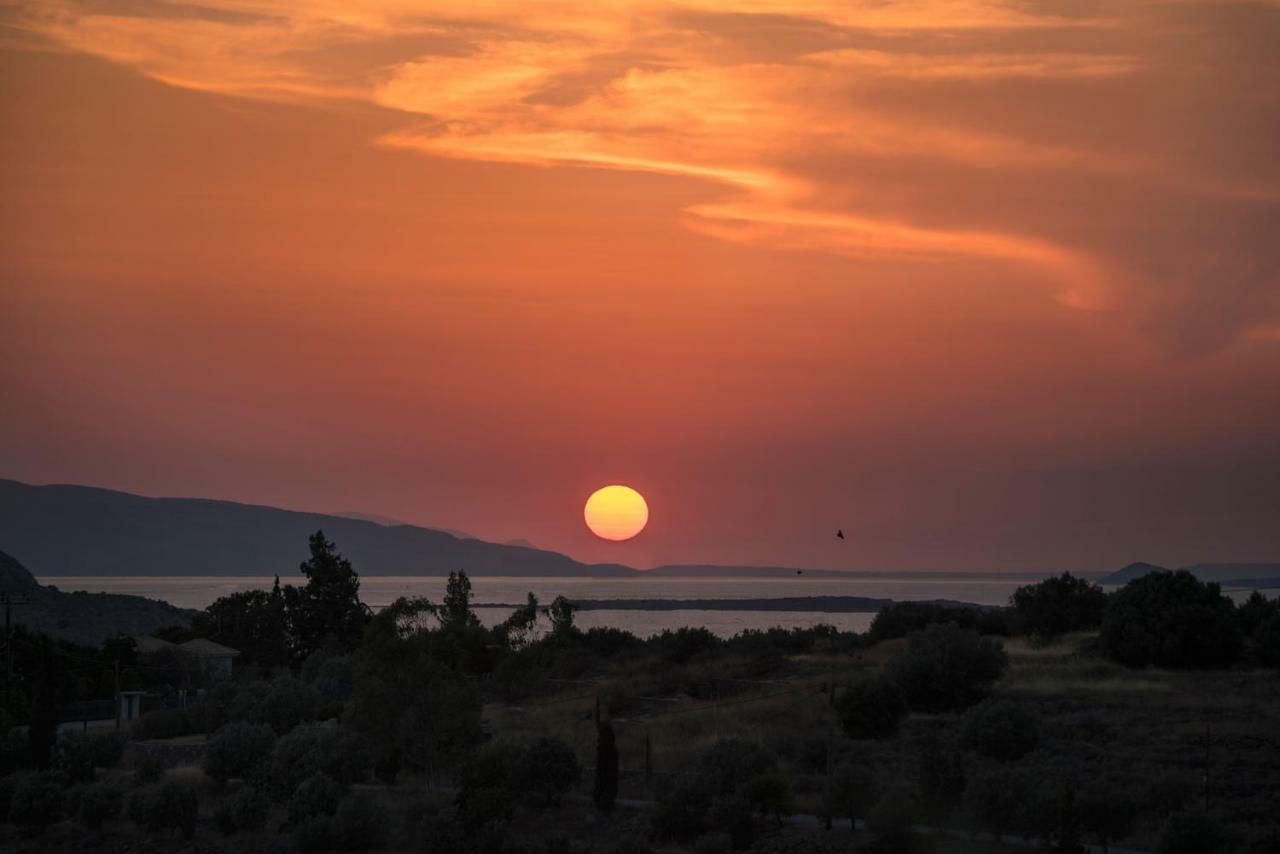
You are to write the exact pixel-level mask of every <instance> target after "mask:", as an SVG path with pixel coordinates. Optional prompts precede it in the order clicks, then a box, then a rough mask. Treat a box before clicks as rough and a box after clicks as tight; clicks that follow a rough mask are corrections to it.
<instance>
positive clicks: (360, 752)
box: [270, 724, 373, 796]
mask: <svg viewBox="0 0 1280 854" xmlns="http://www.w3.org/2000/svg"><path fill="white" fill-rule="evenodd" d="M270 764H271V771H270V776H271V786H272V788H273V789H274V790H275V791H276V792H278V793H280V794H281V795H282V796H287V795H288V794H289V793H290V792H292V791H293V790H294V789H295V788H297V786H298V784H299V783H301V782H302V781H303V780H305V779H307V778H308V777H310V776H311V775H313V774H318V773H324V774H326V775H328V776H329V777H332V778H333V779H334V780H335V781H337V782H338V783H340V784H341V785H343V786H349V785H351V784H352V783H359V782H361V781H363V780H366V779H368V777H369V770H370V767H371V766H372V764H373V756H372V752H371V751H370V749H369V747H368V744H367V743H366V741H365V739H364V738H363V736H361V735H360V734H358V733H352V732H346V731H344V730H341V729H339V728H337V727H332V726H322V725H318V724H317V725H313V726H306V725H304V726H300V727H298V728H296V729H295V730H294V731H293V732H291V733H289V734H288V735H286V736H283V737H282V738H280V740H279V741H277V742H276V743H275V747H274V748H273V749H272V751H271V760H270Z"/></svg>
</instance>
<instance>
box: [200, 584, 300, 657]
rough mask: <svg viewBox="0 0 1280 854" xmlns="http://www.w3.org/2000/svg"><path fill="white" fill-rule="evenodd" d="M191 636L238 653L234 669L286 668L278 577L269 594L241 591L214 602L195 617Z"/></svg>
mask: <svg viewBox="0 0 1280 854" xmlns="http://www.w3.org/2000/svg"><path fill="white" fill-rule="evenodd" d="M191 633H192V634H193V635H195V636H196V637H203V638H210V639H212V640H216V641H217V642H218V643H221V644H224V645H225V646H229V647H231V648H232V649H235V650H237V651H239V653H240V655H239V657H238V658H237V659H236V665H237V667H247V666H257V667H264V668H276V667H284V666H287V665H288V664H289V638H288V624H287V618H286V614H285V603H284V592H283V591H282V590H281V588H280V576H276V579H275V584H274V585H273V587H272V589H271V592H269V593H268V592H267V591H265V590H243V591H240V592H237V593H232V594H231V595H229V596H223V597H221V598H219V599H217V600H216V601H215V602H214V603H213V604H212V605H210V606H209V607H207V608H205V609H204V610H203V611H201V612H200V613H199V614H197V615H196V616H195V618H194V619H193V620H192V622H191Z"/></svg>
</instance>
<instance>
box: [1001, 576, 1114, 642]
mask: <svg viewBox="0 0 1280 854" xmlns="http://www.w3.org/2000/svg"><path fill="white" fill-rule="evenodd" d="M1009 605H1010V606H1011V607H1012V608H1013V613H1014V618H1015V625H1016V626H1017V628H1018V630H1019V631H1021V632H1022V633H1024V634H1029V635H1035V636H1037V637H1041V638H1046V639H1048V638H1055V637H1057V636H1058V635H1062V634H1066V633H1067V632H1074V631H1080V630H1082V629H1093V628H1097V627H1098V626H1099V625H1100V624H1101V623H1102V613H1103V610H1104V609H1105V608H1106V605H1107V594H1106V593H1104V592H1103V591H1102V588H1101V587H1099V586H1098V585H1096V584H1093V583H1091V582H1089V581H1086V580H1085V579H1083V578H1076V577H1074V576H1072V575H1071V573H1069V572H1064V573H1062V575H1059V576H1056V577H1053V578H1046V579H1045V580H1043V581H1040V582H1038V583H1036V584H1028V585H1025V586H1023V587H1019V588H1018V589H1017V590H1015V591H1014V593H1013V595H1012V596H1011V597H1009Z"/></svg>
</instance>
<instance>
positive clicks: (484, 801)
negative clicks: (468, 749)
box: [457, 743, 519, 832]
mask: <svg viewBox="0 0 1280 854" xmlns="http://www.w3.org/2000/svg"><path fill="white" fill-rule="evenodd" d="M518 758H519V757H518V754H517V752H516V751H515V750H513V749H512V748H511V747H510V746H509V745H506V744H501V743H499V744H492V745H489V746H488V747H485V748H484V749H483V750H480V751H479V752H477V753H476V754H475V755H474V756H473V757H472V758H471V761H470V762H468V763H467V764H466V765H464V766H463V767H462V775H461V780H460V781H459V783H460V785H459V786H458V795H457V806H458V813H459V818H460V819H461V821H462V824H463V825H464V826H465V827H466V829H467V830H468V831H472V832H474V831H475V830H476V829H478V828H480V827H483V826H485V825H488V824H492V823H494V822H501V821H505V820H507V819H508V818H510V817H511V814H512V812H513V811H514V809H515V804H514V799H513V790H514V789H515V773H516V772H515V767H516V763H517V759H518Z"/></svg>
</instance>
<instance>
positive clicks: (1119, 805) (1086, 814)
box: [1078, 783, 1138, 848]
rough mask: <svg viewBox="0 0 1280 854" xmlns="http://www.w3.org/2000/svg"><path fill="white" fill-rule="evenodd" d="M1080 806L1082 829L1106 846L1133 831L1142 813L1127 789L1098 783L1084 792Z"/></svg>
mask: <svg viewBox="0 0 1280 854" xmlns="http://www.w3.org/2000/svg"><path fill="white" fill-rule="evenodd" d="M1078 809H1079V811H1080V825H1081V828H1082V829H1083V830H1084V832H1085V833H1086V834H1089V835H1090V836H1092V837H1093V838H1094V839H1096V840H1097V841H1098V844H1099V845H1101V846H1102V847H1103V848H1106V847H1107V846H1108V845H1109V844H1110V843H1112V842H1118V841H1120V840H1122V839H1125V838H1126V837H1128V836H1129V834H1130V833H1132V832H1133V823H1134V819H1135V818H1136V817H1137V812H1138V809H1137V805H1136V804H1135V803H1134V801H1133V798H1131V797H1130V796H1129V795H1128V794H1127V793H1126V792H1125V791H1124V790H1123V789H1121V788H1119V787H1116V786H1111V785H1102V784H1098V783H1095V784H1093V785H1090V786H1088V787H1086V788H1085V789H1084V790H1082V791H1081V793H1080V797H1079V804H1078Z"/></svg>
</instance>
